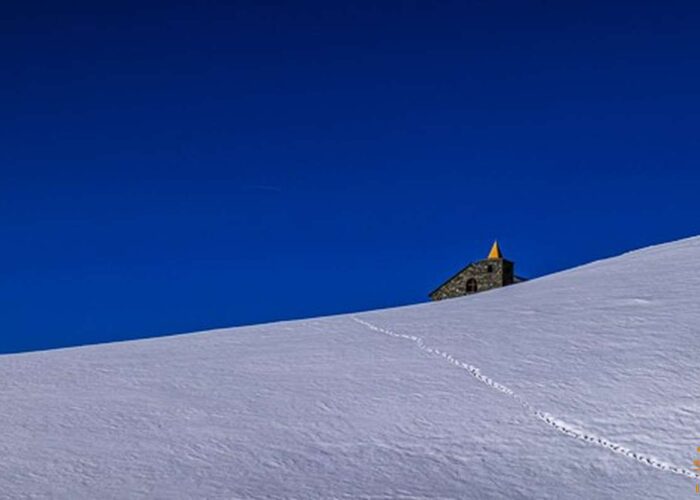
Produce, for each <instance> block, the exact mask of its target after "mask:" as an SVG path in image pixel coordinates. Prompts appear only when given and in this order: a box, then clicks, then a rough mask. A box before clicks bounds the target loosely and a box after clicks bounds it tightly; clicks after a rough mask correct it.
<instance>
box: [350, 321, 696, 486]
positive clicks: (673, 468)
mask: <svg viewBox="0 0 700 500" xmlns="http://www.w3.org/2000/svg"><path fill="white" fill-rule="evenodd" d="M352 320H353V321H355V322H356V323H359V324H361V325H363V326H365V327H366V328H368V329H370V330H372V331H375V332H377V333H381V334H384V335H388V336H390V337H394V338H400V339H406V340H410V341H412V342H413V343H414V344H416V346H418V348H419V349H420V350H422V351H424V352H427V353H428V354H434V355H437V356H441V357H442V358H444V359H445V360H447V361H448V362H450V363H451V364H453V365H455V366H457V367H458V368H461V369H463V370H466V371H468V372H469V374H470V375H472V376H473V377H474V378H476V379H477V380H479V381H480V382H482V383H484V384H486V385H488V386H489V387H491V388H492V389H495V390H497V391H499V392H502V393H504V394H506V395H508V396H510V397H511V398H513V399H514V400H516V401H517V402H518V403H520V405H521V406H522V407H523V408H525V409H526V410H527V411H528V412H529V413H530V414H532V415H534V416H535V417H536V418H538V419H539V420H541V421H543V422H544V423H546V424H547V425H549V426H550V427H553V428H555V429H556V430H558V431H559V432H561V433H562V434H566V435H567V436H569V437H572V438H576V439H580V440H582V441H586V442H588V443H592V444H595V445H597V446H601V447H603V448H607V449H609V450H610V451H612V452H614V453H618V454H620V455H625V456H626V457H629V458H632V459H634V460H636V461H638V462H641V463H642V464H644V465H647V466H650V467H654V468H656V469H659V470H664V471H668V472H673V473H674V474H680V475H682V476H686V477H689V478H691V479H698V478H700V474H696V473H695V472H693V471H691V470H688V469H685V468H683V467H679V466H677V465H673V464H669V463H667V462H663V461H662V460H659V459H657V458H654V457H652V456H650V455H644V454H641V453H637V452H634V451H632V450H630V449H629V448H625V447H624V446H622V445H619V444H616V443H613V442H612V441H608V440H607V439H605V438H603V437H600V436H597V435H595V434H593V433H591V432H588V431H585V430H583V429H577V428H576V427H575V426H573V425H571V424H568V423H566V422H564V421H563V420H560V419H558V418H556V417H553V416H552V415H550V414H549V413H546V412H543V411H541V410H538V409H537V408H535V407H534V406H532V405H531V404H530V403H529V402H527V401H526V400H525V399H523V398H522V397H521V396H520V395H519V394H516V393H514V392H513V391H512V390H511V389H509V388H508V387H506V386H505V385H503V384H499V383H498V382H496V381H495V380H493V379H492V378H490V377H487V376H486V375H484V374H483V373H481V370H480V369H479V368H478V367H476V366H474V365H470V364H468V363H464V362H462V361H459V360H458V359H456V358H455V357H454V356H452V355H451V354H449V353H447V352H445V351H441V350H440V349H436V348H434V347H430V346H428V345H426V343H425V341H424V340H423V339H422V338H421V337H418V336H416V335H407V334H404V333H396V332H393V331H391V330H388V329H386V328H382V327H379V326H377V325H374V324H372V323H370V322H368V321H365V320H362V319H360V318H358V317H355V316H352Z"/></svg>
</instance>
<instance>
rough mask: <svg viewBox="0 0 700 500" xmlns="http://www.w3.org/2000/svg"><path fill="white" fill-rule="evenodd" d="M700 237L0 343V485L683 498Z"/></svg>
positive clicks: (92, 492)
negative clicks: (151, 326) (222, 314)
mask: <svg viewBox="0 0 700 500" xmlns="http://www.w3.org/2000/svg"><path fill="white" fill-rule="evenodd" d="M699 366H700V238H692V239H688V240H683V241H680V242H676V243H671V244H668V245H662V246H658V247H652V248H648V249H644V250H641V251H637V252H633V253H630V254H625V255H622V256H620V257H617V258H613V259H608V260H605V261H600V262H596V263H593V264H589V265H587V266H583V267H581V268H577V269H573V270H570V271H567V272H563V273H559V274H556V275H552V276H548V277H545V278H542V279H538V280H534V281H530V282H527V283H523V284H520V285H517V286H513V287H509V288H504V289H500V290H495V291H492V292H487V293H483V294H479V295H476V296H472V297H468V298H461V299H452V300H448V301H443V302H439V303H431V304H420V305H416V306H410V307H404V308H398V309H391V310H383V311H375V312H369V313H362V314H356V315H345V316H336V317H328V318H318V319H310V320H304V321H294V322H285V323H276V324H269V325H260V326H254V327H246V328H234V329H228V330H217V331H211V332H205V333H198V334H192V335H181V336H174V337H169V338H159V339H152V340H145V341H137V342H126V343H118V344H108V345H98V346H90V347H83V348H76V349H65V350H56V351H47V352H39V353H30V354H20V355H9V356H2V357H0V429H2V432H1V434H0V435H1V437H0V452H1V455H0V456H2V457H3V459H2V460H1V461H0V497H2V498H49V497H50V498H70V499H80V498H105V499H107V498H115V499H116V498H163V499H173V498H252V497H255V498H373V499H379V498H478V499H488V498H552V499H555V498H556V499H559V498H577V499H578V498H586V499H595V498H616V499H619V498H630V499H631V498H635V499H636V498H663V499H677V498H691V497H692V496H695V484H696V483H698V482H699V480H698V478H697V475H696V473H695V472H694V471H693V470H692V467H693V466H692V460H693V458H695V449H696V447H698V446H700V418H699V416H700V373H699V370H698V367H699Z"/></svg>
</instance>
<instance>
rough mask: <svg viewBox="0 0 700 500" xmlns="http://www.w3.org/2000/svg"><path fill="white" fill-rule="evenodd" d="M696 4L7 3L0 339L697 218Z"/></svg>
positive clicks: (540, 260)
mask: <svg viewBox="0 0 700 500" xmlns="http://www.w3.org/2000/svg"><path fill="white" fill-rule="evenodd" d="M68 4H69V5H68ZM699 25H700V4H698V3H697V2H674V1H670V2H669V1H664V2H660V1H657V2H643V1H635V2H616V1H605V2H603V1H587V2H583V1H575V0H573V1H568V2H555V1H524V2H523V1H498V0H495V1H441V2H434V1H406V2H399V1H397V2H364V1H358V2H349V3H341V2H327V1H324V2H320V1H319V2H311V1H296V2H268V1H241V2H235V1H229V2H214V1H202V2H189V3H184V2H178V1H169V2H155V1H154V2H131V1H121V2H110V1H105V2H89V3H88V2H80V1H78V2H35V3H28V2H16V1H15V2H9V3H8V4H7V5H4V8H3V11H2V13H0V41H1V42H2V43H1V44H0V52H1V56H2V59H1V61H2V78H0V108H1V109H2V113H0V120H2V134H0V235H1V237H2V240H1V245H0V318H2V328H1V332H2V333H1V334H0V352H2V353H10V352H21V351H31V350H38V349H49V348H55V347H65V346H73V345H82V344H91V343H98V342H110V341H118V340H127V339H135V338H143V337H153V336H160V335H168V334H173V333H182V332H190V331H196V330H204V329H211V328H220V327H228V326H237V325H245V324H253V323H261V322H270V321H277V320H283V319H293V318H303V317H313V316H319V315H327V314H336V313H343V312H350V311H360V310H367V309H376V308H384V307H392V306H397V305H403V304H411V303H416V302H421V301H425V300H427V293H429V292H430V291H431V290H433V289H434V288H435V287H436V286H437V285H439V284H440V283H441V282H443V281H444V280H445V279H446V278H448V277H449V276H451V275H452V274H453V273H454V272H455V271H457V270H458V269H460V268H461V267H463V266H464V265H465V264H467V263H468V262H470V261H473V260H477V259H481V258H483V257H485V256H486V254H487V253H488V250H489V247H490V244H491V243H492V241H493V240H494V239H496V238H498V240H499V242H500V243H501V247H502V249H503V252H504V254H505V256H506V257H507V258H509V259H511V260H514V261H515V262H516V272H517V273H518V274H519V275H522V276H525V277H530V278H534V277H538V276H542V275H545V274H549V273H553V272H557V271H560V270H563V269H567V268H570V267H573V266H577V265H580V264H584V263H587V262H590V261H593V260H596V259H600V258H605V257H609V256H612V255H616V254H619V253H621V252H625V251H628V250H632V249H635V248H639V247H643V246H647V245H651V244H655V243H661V242H665V241H670V240H674V239H679V238H683V237H687V236H693V235H697V234H699V233H700V230H699V228H698V226H699V225H700V222H699V220H700V219H699V217H698V216H699V215H700V214H699V212H700V209H699V208H698V207H699V206H700V204H699V203H698V193H699V192H700V168H699V166H698V165H699V164H700V147H699V146H700V134H699V133H698V125H697V118H698V116H700V100H699V97H700V31H699V30H698V29H697V26H699ZM682 268H683V266H682V263H679V272H682ZM640 272H643V269H640Z"/></svg>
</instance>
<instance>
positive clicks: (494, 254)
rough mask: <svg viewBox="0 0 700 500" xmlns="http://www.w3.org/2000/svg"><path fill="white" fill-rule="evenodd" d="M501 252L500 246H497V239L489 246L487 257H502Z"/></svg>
mask: <svg viewBox="0 0 700 500" xmlns="http://www.w3.org/2000/svg"><path fill="white" fill-rule="evenodd" d="M502 258H503V254H502V253H501V247H499V246H498V240H496V241H494V242H493V246H492V247H491V251H490V252H489V256H488V257H487V259H502Z"/></svg>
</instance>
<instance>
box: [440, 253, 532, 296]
mask: <svg viewBox="0 0 700 500" xmlns="http://www.w3.org/2000/svg"><path fill="white" fill-rule="evenodd" d="M521 281H525V279H524V278H520V277H518V276H516V275H515V263H514V262H511V261H509V260H508V259H504V258H503V253H502V252H501V248H500V247H499V246H498V241H494V243H493V246H492V247H491V251H490V252H489V255H488V257H487V258H486V259H484V260H479V261H476V262H472V263H471V264H469V265H468V266H467V267H465V268H464V269H462V270H461V271H459V272H458V273H457V274H455V275H454V276H452V277H451V278H450V279H448V280H447V281H445V282H444V283H443V284H442V285H440V286H439V287H437V288H436V289H435V290H433V291H432V292H431V293H430V295H429V296H430V298H431V299H432V300H442V299H450V298H452V297H461V296H462V295H471V294H473V293H478V292H484V291H486V290H491V289H493V288H500V287H503V286H508V285H512V284H514V283H519V282H521Z"/></svg>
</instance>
